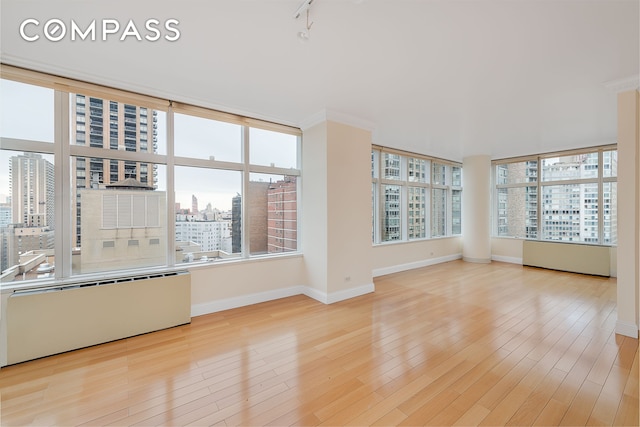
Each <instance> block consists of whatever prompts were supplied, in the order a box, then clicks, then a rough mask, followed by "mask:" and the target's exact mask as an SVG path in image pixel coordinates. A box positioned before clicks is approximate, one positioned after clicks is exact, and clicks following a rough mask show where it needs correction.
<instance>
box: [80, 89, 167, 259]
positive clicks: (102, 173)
mask: <svg viewBox="0 0 640 427" xmlns="http://www.w3.org/2000/svg"><path fill="white" fill-rule="evenodd" d="M73 100H74V102H72V105H71V116H72V117H73V120H72V139H73V141H74V143H75V144H77V145H89V146H91V147H97V148H105V149H110V150H122V151H136V152H148V153H153V152H156V151H157V148H158V147H157V121H158V117H157V114H158V113H157V112H156V111H155V110H151V109H148V108H145V107H138V106H135V105H129V104H124V103H121V102H116V101H108V100H104V99H101V98H94V97H90V96H84V95H80V94H75V95H74V96H73ZM71 161H72V163H71V165H72V170H73V171H74V172H72V173H74V175H73V176H72V180H73V184H74V187H75V188H76V189H78V190H77V191H80V190H81V189H85V188H94V189H95V188H102V186H105V185H109V184H113V183H116V182H118V181H121V180H124V179H126V178H134V179H136V180H137V181H139V182H140V183H142V184H145V185H149V186H152V187H155V186H156V184H157V167H156V166H155V165H150V164H148V163H143V162H135V161H123V160H113V159H100V158H84V157H73V158H72V160H71ZM73 216H74V217H75V218H76V224H75V225H76V229H75V235H74V241H75V244H76V246H78V247H80V246H81V245H82V244H81V242H82V231H81V226H80V218H81V216H82V206H81V205H80V201H79V200H78V201H77V202H76V204H75V206H74V209H73Z"/></svg>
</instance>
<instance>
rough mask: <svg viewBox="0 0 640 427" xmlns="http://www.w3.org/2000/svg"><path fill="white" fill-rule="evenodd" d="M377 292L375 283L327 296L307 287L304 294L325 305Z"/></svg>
mask: <svg viewBox="0 0 640 427" xmlns="http://www.w3.org/2000/svg"><path fill="white" fill-rule="evenodd" d="M374 290H375V287H374V285H373V283H369V284H366V285H362V286H358V287H356V288H351V289H345V290H344V291H338V292H332V293H330V294H327V293H325V292H321V291H319V290H317V289H314V288H309V287H305V289H304V294H305V295H306V296H308V297H309V298H313V299H314V300H317V301H320V302H321V303H324V304H333V303H334V302H340V301H344V300H347V299H351V298H355V297H359V296H361V295H366V294H369V293H371V292H373V291H374Z"/></svg>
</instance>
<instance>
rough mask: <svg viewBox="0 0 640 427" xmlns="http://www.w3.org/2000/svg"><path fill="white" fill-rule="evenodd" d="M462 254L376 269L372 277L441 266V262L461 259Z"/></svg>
mask: <svg viewBox="0 0 640 427" xmlns="http://www.w3.org/2000/svg"><path fill="white" fill-rule="evenodd" d="M461 258H462V254H453V255H447V256H443V257H438V258H430V259H425V260H422V261H415V262H409V263H407V264H399V265H393V266H391V267H382V268H376V269H374V270H373V277H379V276H385V275H387V274H393V273H399V272H401V271H407V270H413V269H415V268H422V267H428V266H430V265H436V264H441V263H443V262H449V261H455V260H457V259H461Z"/></svg>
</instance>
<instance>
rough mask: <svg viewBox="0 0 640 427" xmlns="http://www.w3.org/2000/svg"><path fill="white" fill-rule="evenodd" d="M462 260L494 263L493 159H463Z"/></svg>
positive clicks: (473, 157) (480, 156)
mask: <svg viewBox="0 0 640 427" xmlns="http://www.w3.org/2000/svg"><path fill="white" fill-rule="evenodd" d="M462 170H463V178H462V188H463V191H462V259H463V260H465V261H468V262H477V263H490V262H491V158H490V157H489V156H486V155H478V156H470V157H465V158H464V159H463V161H462Z"/></svg>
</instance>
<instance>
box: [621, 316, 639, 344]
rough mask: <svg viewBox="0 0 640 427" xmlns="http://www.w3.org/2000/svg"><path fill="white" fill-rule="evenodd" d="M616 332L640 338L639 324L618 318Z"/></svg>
mask: <svg viewBox="0 0 640 427" xmlns="http://www.w3.org/2000/svg"><path fill="white" fill-rule="evenodd" d="M616 334H618V335H624V336H625V337H631V338H635V339H638V325H636V324H634V323H631V322H625V321H624V320H618V321H617V322H616Z"/></svg>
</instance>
